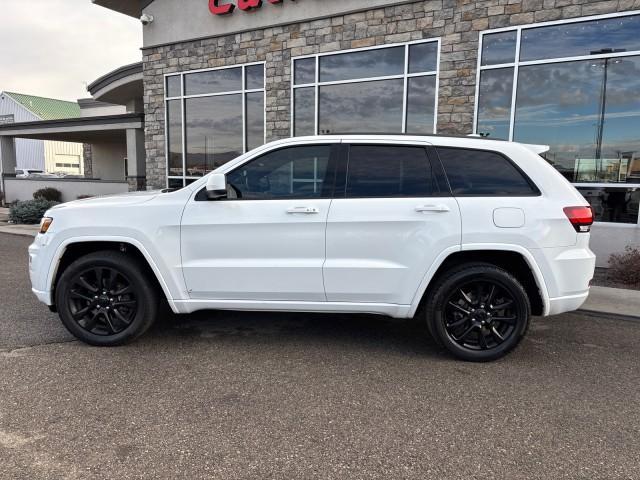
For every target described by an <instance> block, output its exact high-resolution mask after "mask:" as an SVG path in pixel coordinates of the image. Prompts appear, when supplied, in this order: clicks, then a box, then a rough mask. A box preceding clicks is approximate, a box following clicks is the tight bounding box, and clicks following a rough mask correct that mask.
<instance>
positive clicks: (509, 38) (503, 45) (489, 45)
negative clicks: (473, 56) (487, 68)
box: [482, 30, 517, 65]
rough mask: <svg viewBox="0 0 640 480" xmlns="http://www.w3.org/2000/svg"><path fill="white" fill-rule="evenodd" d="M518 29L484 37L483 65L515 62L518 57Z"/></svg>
mask: <svg viewBox="0 0 640 480" xmlns="http://www.w3.org/2000/svg"><path fill="white" fill-rule="evenodd" d="M516 35H517V33H516V31H515V30H513V31H511V32H500V33H492V34H490V35H485V36H484V37H482V65H497V64H499V63H513V62H514V61H515V58H516Z"/></svg>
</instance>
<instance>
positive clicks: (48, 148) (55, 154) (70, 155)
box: [44, 141, 84, 175]
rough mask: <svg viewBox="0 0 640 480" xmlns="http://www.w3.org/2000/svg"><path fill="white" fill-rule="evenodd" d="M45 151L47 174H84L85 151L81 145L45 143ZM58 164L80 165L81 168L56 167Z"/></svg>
mask: <svg viewBox="0 0 640 480" xmlns="http://www.w3.org/2000/svg"><path fill="white" fill-rule="evenodd" d="M44 151H45V165H46V170H47V172H52V173H53V172H64V173H69V174H73V175H83V174H84V162H83V161H82V157H83V154H84V149H83V145H82V144H81V143H71V142H53V141H45V142H44ZM57 163H79V168H72V169H70V168H64V167H62V168H61V167H57V166H56V164H57Z"/></svg>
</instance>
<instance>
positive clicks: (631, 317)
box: [575, 308, 640, 323]
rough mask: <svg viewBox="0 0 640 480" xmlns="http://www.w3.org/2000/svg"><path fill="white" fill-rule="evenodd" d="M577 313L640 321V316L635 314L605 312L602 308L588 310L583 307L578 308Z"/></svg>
mask: <svg viewBox="0 0 640 480" xmlns="http://www.w3.org/2000/svg"><path fill="white" fill-rule="evenodd" d="M575 313H580V314H582V315H587V316H589V317H600V318H607V319H611V320H623V321H626V322H639V323H640V316H634V315H623V314H620V313H613V312H603V311H601V310H588V309H582V308H580V309H578V310H576V312H575Z"/></svg>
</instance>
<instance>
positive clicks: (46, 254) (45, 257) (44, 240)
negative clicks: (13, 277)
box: [29, 233, 53, 306]
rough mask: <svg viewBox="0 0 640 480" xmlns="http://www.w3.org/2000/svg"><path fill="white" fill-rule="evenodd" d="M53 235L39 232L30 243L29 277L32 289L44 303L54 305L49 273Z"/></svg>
mask: <svg viewBox="0 0 640 480" xmlns="http://www.w3.org/2000/svg"><path fill="white" fill-rule="evenodd" d="M51 243H52V235H50V234H49V233H46V234H44V235H42V234H38V235H37V236H36V238H35V240H34V242H33V243H32V244H31V245H29V278H30V280H31V291H32V292H33V293H34V295H35V296H36V297H37V298H38V300H40V301H41V302H42V303H44V304H46V305H49V306H51V305H53V300H52V298H51V297H52V296H51V285H50V283H49V273H50V267H51V262H52V257H53V253H52V251H51V250H53V249H52V248H51Z"/></svg>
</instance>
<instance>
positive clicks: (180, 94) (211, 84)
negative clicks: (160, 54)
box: [165, 63, 265, 188]
mask: <svg viewBox="0 0 640 480" xmlns="http://www.w3.org/2000/svg"><path fill="white" fill-rule="evenodd" d="M264 92H265V88H264V64H263V63H257V64H249V65H241V66H237V67H228V68H227V67H225V68H218V69H212V70H205V71H197V72H184V73H179V74H176V75H169V76H167V79H166V93H165V95H166V98H167V100H166V117H167V120H166V128H167V134H166V138H167V142H166V143H167V176H168V182H167V184H168V185H169V186H170V187H173V188H175V187H178V186H184V185H187V184H189V183H190V182H192V181H193V180H195V179H197V178H199V177H202V176H203V175H205V174H206V173H208V172H210V171H211V170H214V169H215V168H217V167H219V166H220V165H222V164H224V163H226V162H228V161H229V160H232V159H234V158H236V157H238V156H239V155H241V154H242V153H244V152H246V151H248V150H251V149H253V148H256V147H258V146H260V145H262V144H264V142H265V126H264V111H265V105H264V101H265V100H264Z"/></svg>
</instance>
